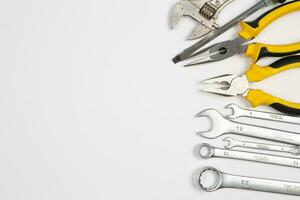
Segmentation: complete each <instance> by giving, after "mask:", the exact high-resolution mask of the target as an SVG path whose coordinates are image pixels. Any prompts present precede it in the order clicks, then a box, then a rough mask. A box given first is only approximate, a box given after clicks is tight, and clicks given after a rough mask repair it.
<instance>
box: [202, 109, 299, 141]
mask: <svg viewBox="0 0 300 200" xmlns="http://www.w3.org/2000/svg"><path fill="white" fill-rule="evenodd" d="M196 117H208V118H209V119H210V120H211V123H212V124H211V128H210V130H207V131H199V132H198V133H197V134H198V135H200V136H202V137H204V138H208V139H214V138H218V137H219V136H221V135H224V134H229V133H231V134H237V135H242V136H247V137H255V138H261V139H267V140H273V141H277V142H283V143H288V144H294V145H300V133H299V132H291V131H283V130H278V129H273V128H267V127H263V126H255V125H250V124H245V123H238V122H234V121H231V120H229V119H226V118H224V117H223V116H222V115H221V114H220V113H219V112H218V111H217V110H214V109H207V110H204V111H202V112H200V113H198V114H197V115H196Z"/></svg>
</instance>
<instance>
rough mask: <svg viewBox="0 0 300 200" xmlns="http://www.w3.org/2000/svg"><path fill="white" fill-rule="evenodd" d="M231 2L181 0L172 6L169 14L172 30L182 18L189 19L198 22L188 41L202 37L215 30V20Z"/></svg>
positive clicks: (225, 0)
mask: <svg viewBox="0 0 300 200" xmlns="http://www.w3.org/2000/svg"><path fill="white" fill-rule="evenodd" d="M231 1H232V0H181V1H179V2H178V3H176V5H175V6H174V9H173V11H172V14H171V16H172V17H171V25H172V29H174V28H175V26H176V25H177V23H178V21H179V20H180V19H181V17H183V16H188V17H191V18H192V19H194V20H196V21H197V22H198V24H197V26H196V28H195V29H194V30H193V32H192V33H191V34H190V36H189V38H188V39H189V40H192V39H196V38H200V37H203V36H204V35H206V34H207V33H209V32H210V31H212V30H214V29H217V28H218V25H217V23H216V19H217V17H218V14H219V12H220V11H221V10H222V9H223V8H224V7H225V6H226V5H227V4H228V3H230V2H231Z"/></svg>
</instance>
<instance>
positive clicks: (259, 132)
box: [230, 121, 300, 145]
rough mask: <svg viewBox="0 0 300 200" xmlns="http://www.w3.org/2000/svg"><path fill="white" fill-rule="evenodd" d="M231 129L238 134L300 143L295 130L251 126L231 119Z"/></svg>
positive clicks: (299, 137) (299, 136)
mask: <svg viewBox="0 0 300 200" xmlns="http://www.w3.org/2000/svg"><path fill="white" fill-rule="evenodd" d="M231 123H232V124H231V131H230V132H232V133H236V134H239V135H244V136H249V137H256V138H262V139H268V140H274V141H278V142H284V143H288V144H295V145H300V135H299V134H297V133H295V132H290V131H281V130H278V129H273V128H265V127H261V126H253V125H248V124H243V123H236V122H232V121H231Z"/></svg>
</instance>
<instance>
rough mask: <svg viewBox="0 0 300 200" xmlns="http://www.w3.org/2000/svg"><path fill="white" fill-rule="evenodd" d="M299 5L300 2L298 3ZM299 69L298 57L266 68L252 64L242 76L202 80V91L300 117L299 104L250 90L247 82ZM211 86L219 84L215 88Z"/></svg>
mask: <svg viewBox="0 0 300 200" xmlns="http://www.w3.org/2000/svg"><path fill="white" fill-rule="evenodd" d="M299 3H300V1H299ZM296 67H300V56H290V57H286V58H282V59H280V60H278V61H276V62H274V63H273V64H271V65H269V66H267V67H261V66H259V65H257V64H252V65H251V66H250V69H249V70H248V71H247V72H246V73H245V75H242V76H235V75H232V74H225V75H221V76H217V77H214V78H211V79H207V80H204V81H203V82H202V83H204V84H206V85H205V87H203V90H204V91H206V92H210V93H214V94H219V95H222V96H238V95H242V96H244V97H245V98H246V100H247V101H248V102H249V103H250V104H251V106H252V107H257V106H259V105H268V106H270V107H272V108H274V109H275V110H278V111H280V112H283V113H286V114H290V115H300V104H299V103H293V102H290V101H286V100H283V99H280V98H277V97H274V96H272V95H270V94H268V93H266V92H264V91H262V90H259V89H251V87H250V84H249V82H259V81H261V80H264V79H266V78H268V77H270V76H273V75H275V74H278V73H280V72H282V71H285V70H288V69H293V68H296ZM212 84H219V85H220V87H217V88H216V87H215V86H214V85H212Z"/></svg>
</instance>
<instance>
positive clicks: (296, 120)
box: [225, 104, 300, 125]
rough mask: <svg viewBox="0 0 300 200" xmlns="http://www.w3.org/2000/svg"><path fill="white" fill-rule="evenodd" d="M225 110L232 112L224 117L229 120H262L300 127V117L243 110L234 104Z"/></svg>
mask: <svg viewBox="0 0 300 200" xmlns="http://www.w3.org/2000/svg"><path fill="white" fill-rule="evenodd" d="M225 109H230V110H231V111H232V113H231V114H229V115H226V116H225V117H226V118H229V119H237V118H240V117H247V118H256V119H264V120H269V121H276V122H284V123H289V124H299V125H300V117H296V116H291V115H284V114H280V113H272V112H266V111H260V110H253V109H245V108H241V107H240V106H238V105H236V104H229V105H227V106H226V107H225Z"/></svg>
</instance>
